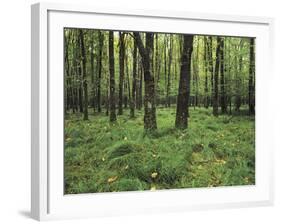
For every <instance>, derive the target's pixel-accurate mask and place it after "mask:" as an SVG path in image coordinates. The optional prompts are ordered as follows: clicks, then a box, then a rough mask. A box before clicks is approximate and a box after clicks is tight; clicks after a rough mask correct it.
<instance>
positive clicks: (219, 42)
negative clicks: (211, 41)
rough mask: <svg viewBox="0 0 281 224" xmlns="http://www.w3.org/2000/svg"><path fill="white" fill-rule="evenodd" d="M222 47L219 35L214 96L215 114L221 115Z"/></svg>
mask: <svg viewBox="0 0 281 224" xmlns="http://www.w3.org/2000/svg"><path fill="white" fill-rule="evenodd" d="M220 49H221V37H219V36H218V37H217V49H216V65H215V72H214V96H213V115H214V116H218V115H219V88H218V82H219V68H220Z"/></svg>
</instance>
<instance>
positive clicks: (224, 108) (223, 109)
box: [220, 37, 227, 114]
mask: <svg viewBox="0 0 281 224" xmlns="http://www.w3.org/2000/svg"><path fill="white" fill-rule="evenodd" d="M224 75H225V63H224V38H223V37H222V38H221V45H220V85H221V100H220V103H221V112H222V114H225V113H226V112H227V104H226V93H225V78H224Z"/></svg>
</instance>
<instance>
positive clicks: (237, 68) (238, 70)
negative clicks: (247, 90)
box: [235, 41, 243, 112]
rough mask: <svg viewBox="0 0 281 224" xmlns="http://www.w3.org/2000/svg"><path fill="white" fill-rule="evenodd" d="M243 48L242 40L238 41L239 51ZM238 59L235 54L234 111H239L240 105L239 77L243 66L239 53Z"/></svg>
mask: <svg viewBox="0 0 281 224" xmlns="http://www.w3.org/2000/svg"><path fill="white" fill-rule="evenodd" d="M242 48H243V42H242V41H241V42H240V45H239V47H238V50H239V52H240V51H241V50H242ZM237 61H238V56H237V55H235V71H236V72H235V84H236V86H235V87H236V91H235V92H236V94H235V111H237V112H239V110H240V107H241V103H242V101H241V95H240V94H241V91H240V86H241V84H242V83H241V77H242V68H243V56H242V55H241V54H240V55H239V62H237Z"/></svg>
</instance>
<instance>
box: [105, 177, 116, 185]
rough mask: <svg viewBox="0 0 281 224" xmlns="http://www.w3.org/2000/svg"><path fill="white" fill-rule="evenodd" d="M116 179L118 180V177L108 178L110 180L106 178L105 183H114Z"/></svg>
mask: <svg viewBox="0 0 281 224" xmlns="http://www.w3.org/2000/svg"><path fill="white" fill-rule="evenodd" d="M117 178H118V176H115V177H110V178H108V179H107V183H109V184H110V183H112V182H114V181H116V180H117Z"/></svg>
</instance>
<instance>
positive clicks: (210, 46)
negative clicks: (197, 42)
mask: <svg viewBox="0 0 281 224" xmlns="http://www.w3.org/2000/svg"><path fill="white" fill-rule="evenodd" d="M207 45H208V63H209V72H210V74H211V76H210V82H211V105H213V98H214V65H213V39H212V37H207Z"/></svg>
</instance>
